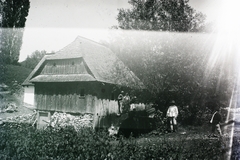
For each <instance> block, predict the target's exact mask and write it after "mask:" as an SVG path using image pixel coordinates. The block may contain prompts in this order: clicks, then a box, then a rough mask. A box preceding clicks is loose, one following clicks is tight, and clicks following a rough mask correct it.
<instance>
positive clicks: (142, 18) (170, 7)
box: [114, 0, 206, 32]
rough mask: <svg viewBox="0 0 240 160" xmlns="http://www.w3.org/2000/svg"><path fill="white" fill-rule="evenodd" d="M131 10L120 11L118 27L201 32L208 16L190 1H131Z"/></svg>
mask: <svg viewBox="0 0 240 160" xmlns="http://www.w3.org/2000/svg"><path fill="white" fill-rule="evenodd" d="M129 3H130V4H131V6H132V8H131V9H119V13H118V16H117V20H118V24H119V25H118V26H114V28H121V29H125V30H154V31H179V32H199V31H202V30H203V29H204V26H205V19H206V16H205V15H203V14H202V13H201V12H197V11H196V10H194V9H193V8H192V7H191V6H189V5H188V4H187V3H188V0H130V1H129Z"/></svg>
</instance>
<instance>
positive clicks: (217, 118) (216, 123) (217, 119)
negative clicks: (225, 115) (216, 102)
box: [210, 107, 222, 136]
mask: <svg viewBox="0 0 240 160" xmlns="http://www.w3.org/2000/svg"><path fill="white" fill-rule="evenodd" d="M220 109H221V108H220V107H217V109H216V110H215V112H214V113H213V115H212V118H211V120H210V123H211V124H212V134H211V136H216V135H215V130H217V132H218V134H219V135H220V136H222V131H221V127H220V123H221V121H222V116H221V114H220Z"/></svg>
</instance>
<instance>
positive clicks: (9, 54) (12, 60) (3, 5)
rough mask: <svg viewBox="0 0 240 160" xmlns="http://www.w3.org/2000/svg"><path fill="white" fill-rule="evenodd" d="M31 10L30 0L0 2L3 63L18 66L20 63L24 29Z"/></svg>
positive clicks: (5, 0) (0, 45) (0, 37)
mask: <svg viewBox="0 0 240 160" xmlns="http://www.w3.org/2000/svg"><path fill="white" fill-rule="evenodd" d="M29 8H30V2H29V0H1V1H0V27H1V32H0V34H1V36H0V54H1V62H2V63H6V64H16V63H17V62H18V59H19V52H20V49H21V46H22V37H23V31H24V30H23V28H24V27H25V22H26V17H27V16H28V11H29Z"/></svg>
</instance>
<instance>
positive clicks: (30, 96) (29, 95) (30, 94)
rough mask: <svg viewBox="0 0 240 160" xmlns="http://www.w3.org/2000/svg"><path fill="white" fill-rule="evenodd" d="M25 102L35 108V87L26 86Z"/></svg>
mask: <svg viewBox="0 0 240 160" xmlns="http://www.w3.org/2000/svg"><path fill="white" fill-rule="evenodd" d="M23 102H24V103H26V104H29V105H32V106H34V86H24V100H23Z"/></svg>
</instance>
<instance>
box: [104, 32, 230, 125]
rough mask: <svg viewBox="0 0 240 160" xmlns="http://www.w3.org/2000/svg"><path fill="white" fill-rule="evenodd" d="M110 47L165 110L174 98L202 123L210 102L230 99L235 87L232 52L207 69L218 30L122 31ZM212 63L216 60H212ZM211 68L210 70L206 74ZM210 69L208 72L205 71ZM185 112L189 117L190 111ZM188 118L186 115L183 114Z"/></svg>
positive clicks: (222, 102) (223, 103) (226, 101)
mask: <svg viewBox="0 0 240 160" xmlns="http://www.w3.org/2000/svg"><path fill="white" fill-rule="evenodd" d="M119 32H120V33H123V35H122V34H116V35H119V36H114V34H111V35H112V36H113V37H112V39H111V40H110V41H109V42H110V43H109V44H107V42H106V43H105V45H107V46H108V47H109V48H110V49H111V50H113V51H114V52H115V53H116V55H117V56H118V57H119V59H121V60H122V61H123V62H124V63H125V65H127V66H128V67H129V68H130V70H132V71H133V72H134V73H135V74H136V75H137V76H138V77H139V78H140V79H141V81H142V82H143V83H144V84H145V86H146V87H147V88H148V90H149V91H150V93H151V97H152V99H151V100H152V101H155V102H157V103H158V106H159V107H160V108H159V109H161V110H162V111H164V110H165V109H166V106H167V103H168V101H170V100H172V99H174V100H176V102H177V104H178V105H179V107H180V109H182V107H183V106H189V107H188V108H187V109H188V110H189V111H190V112H189V113H191V115H194V117H191V118H197V119H198V120H196V121H195V122H196V123H198V124H201V122H202V119H201V118H202V117H203V114H204V113H205V111H206V107H209V106H207V105H206V104H207V103H208V102H209V101H214V102H217V103H221V104H222V105H223V106H227V105H226V104H227V103H228V102H229V99H230V98H229V96H231V92H232V89H233V86H234V83H233V82H234V79H235V78H234V73H233V72H234V63H231V62H233V60H234V56H232V55H231V56H229V59H227V58H226V57H225V60H224V61H225V62H228V63H223V62H222V60H223V59H219V60H220V61H219V62H218V63H216V64H215V65H214V66H213V68H211V70H209V69H210V67H209V64H208V63H209V60H210V59H212V58H211V55H212V52H213V50H214V46H215V43H216V40H217V36H216V35H214V34H205V33H188V34H185V33H175V32H173V33H171V32H147V31H146V32H144V31H134V32H123V31H118V32H117V33H119ZM210 62H211V63H213V62H212V61H210ZM206 71H208V73H207V72H206ZM206 73H207V74H206ZM183 116H188V115H187V114H186V115H184V114H183ZM184 118H185V117H184Z"/></svg>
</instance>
